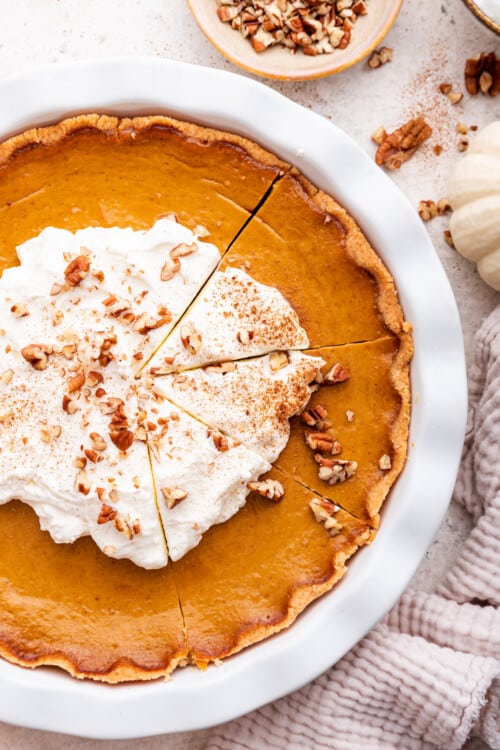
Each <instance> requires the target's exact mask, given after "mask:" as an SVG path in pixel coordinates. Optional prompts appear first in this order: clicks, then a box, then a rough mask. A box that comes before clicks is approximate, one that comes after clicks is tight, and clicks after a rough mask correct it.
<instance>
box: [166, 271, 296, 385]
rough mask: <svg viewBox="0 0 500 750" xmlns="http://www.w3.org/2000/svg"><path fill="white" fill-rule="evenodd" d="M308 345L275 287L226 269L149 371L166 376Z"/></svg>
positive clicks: (212, 281)
mask: <svg viewBox="0 0 500 750" xmlns="http://www.w3.org/2000/svg"><path fill="white" fill-rule="evenodd" d="M202 332H203V333H202ZM308 345H309V340H308V338H307V334H306V332H305V330H304V329H303V328H301V326H300V323H299V319H298V317H297V314H296V312H295V311H294V309H293V308H292V307H291V306H290V305H289V304H288V302H287V301H286V300H285V299H284V298H283V296H282V295H281V294H280V293H279V291H278V290H277V289H275V288H273V287H270V286H264V285H263V284H259V283H258V282H256V281H255V280H254V279H252V277H251V276H249V275H248V274H247V273H245V272H244V271H241V270H240V269H237V268H228V269H226V271H222V272H221V271H216V272H215V273H214V274H213V276H212V277H211V278H210V280H209V281H208V283H207V285H206V286H205V288H204V289H203V291H202V292H201V294H200V295H199V296H198V298H197V299H196V300H195V302H194V303H193V305H192V307H191V308H190V309H189V310H188V312H187V313H186V315H185V316H184V317H183V319H182V321H181V323H180V324H179V325H178V326H177V328H176V329H175V330H174V331H173V333H172V334H171V335H170V336H169V337H168V340H167V341H166V343H165V344H164V346H162V347H161V349H160V350H159V351H158V352H157V356H156V357H154V358H153V360H152V361H151V367H152V371H153V372H154V373H155V374H158V373H163V374H165V373H168V372H176V371H180V370H185V369H190V368H193V367H199V366H203V365H207V364H210V363H213V362H224V361H227V360H235V359H243V358H247V357H257V356H259V355H261V354H267V353H268V352H272V351H274V350H277V349H305V348H307V346H308Z"/></svg>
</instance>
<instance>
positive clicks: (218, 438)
mask: <svg viewBox="0 0 500 750" xmlns="http://www.w3.org/2000/svg"><path fill="white" fill-rule="evenodd" d="M207 436H208V437H209V438H210V437H211V438H212V440H213V441H214V445H215V447H216V448H217V450H218V451H219V452H220V453H225V452H226V451H228V450H229V448H230V447H231V446H230V444H229V439H228V438H227V437H226V435H224V433H223V432H219V430H212V429H209V430H207Z"/></svg>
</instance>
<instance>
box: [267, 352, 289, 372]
mask: <svg viewBox="0 0 500 750" xmlns="http://www.w3.org/2000/svg"><path fill="white" fill-rule="evenodd" d="M289 362H290V359H289V357H288V354H287V353H286V352H271V354H270V355H269V367H270V368H271V370H272V371H273V372H278V370H281V369H282V368H283V367H286V366H287V365H288V363H289Z"/></svg>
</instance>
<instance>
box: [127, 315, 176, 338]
mask: <svg viewBox="0 0 500 750" xmlns="http://www.w3.org/2000/svg"><path fill="white" fill-rule="evenodd" d="M171 319H172V318H171V316H170V315H161V316H160V317H159V318H155V317H154V316H153V315H151V314H150V313H142V314H141V315H139V317H138V318H137V320H136V321H135V323H134V325H133V326H132V328H133V330H134V331H136V332H137V333H140V334H142V335H146V334H147V333H149V331H152V330H154V329H156V328H161V327H162V326H164V325H166V324H167V323H170V321H171Z"/></svg>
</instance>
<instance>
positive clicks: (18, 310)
mask: <svg viewBox="0 0 500 750" xmlns="http://www.w3.org/2000/svg"><path fill="white" fill-rule="evenodd" d="M10 311H11V313H12V315H13V316H14V318H25V317H26V315H29V314H30V311H29V310H28V306H27V305H25V304H24V303H23V302H20V303H19V304H17V305H12V307H11V308H10Z"/></svg>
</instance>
